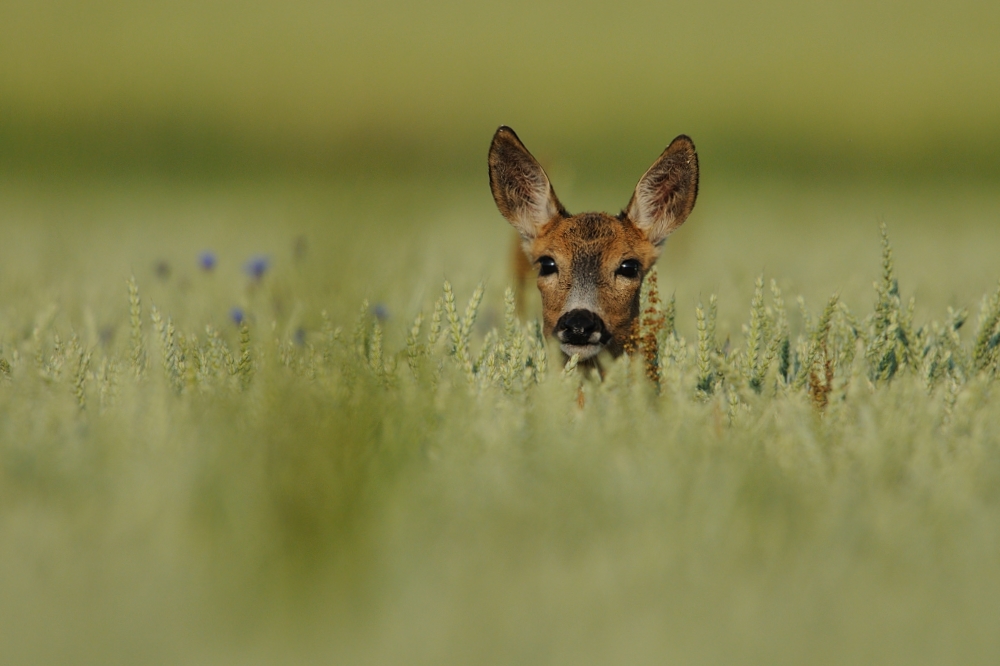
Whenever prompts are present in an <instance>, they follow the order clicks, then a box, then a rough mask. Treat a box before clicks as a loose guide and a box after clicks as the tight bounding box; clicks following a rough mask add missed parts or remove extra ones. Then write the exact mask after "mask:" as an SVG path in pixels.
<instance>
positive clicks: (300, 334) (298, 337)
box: [294, 326, 306, 347]
mask: <svg viewBox="0 0 1000 666" xmlns="http://www.w3.org/2000/svg"><path fill="white" fill-rule="evenodd" d="M294 339H295V344H297V345H298V346H299V347H301V346H303V345H305V343H306V329H305V328H303V327H302V326H299V327H298V328H297V329H295V338H294Z"/></svg>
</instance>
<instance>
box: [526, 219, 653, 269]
mask: <svg viewBox="0 0 1000 666" xmlns="http://www.w3.org/2000/svg"><path fill="white" fill-rule="evenodd" d="M647 245H648V246H649V248H648V250H652V249H653V248H652V245H651V244H650V243H649V242H648V241H647V240H646V239H645V236H643V234H642V232H641V231H639V230H638V229H637V228H636V227H635V225H633V224H632V223H631V222H629V221H628V220H620V219H618V218H617V217H612V216H610V215H606V214H604V213H582V214H580V215H574V216H572V217H566V218H560V219H556V220H553V221H552V222H551V223H549V225H548V227H547V228H546V229H545V230H544V231H543V233H542V234H540V235H539V236H538V238H536V239H535V243H534V250H535V256H542V255H544V254H547V253H557V254H562V255H566V256H571V257H573V259H574V261H575V260H577V259H579V260H581V261H585V262H587V263H591V262H594V261H599V260H600V257H605V256H611V255H614V256H615V257H617V256H618V255H623V254H628V253H630V252H631V253H638V254H640V255H644V254H646V253H647V248H646V247H645V246H647Z"/></svg>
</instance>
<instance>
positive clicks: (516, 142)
mask: <svg viewBox="0 0 1000 666" xmlns="http://www.w3.org/2000/svg"><path fill="white" fill-rule="evenodd" d="M489 166H490V189H491V190H492V191H493V200H494V201H496V204H497V208H498V209H499V210H500V213H501V214H502V215H503V216H504V217H505V218H507V221H508V222H510V223H511V225H513V227H514V228H515V229H517V231H518V233H519V234H520V235H521V238H523V239H525V240H529V239H532V238H534V237H535V236H537V235H538V232H539V231H540V230H541V228H542V227H543V226H545V225H546V224H547V223H548V222H549V221H551V220H552V219H553V218H555V217H558V216H565V215H566V209H565V208H563V206H562V204H561V203H559V199H558V198H557V197H556V193H555V190H553V189H552V184H551V183H550V182H549V177H548V176H547V175H546V174H545V170H544V169H542V165H541V164H539V163H538V160H536V159H535V158H534V157H533V156H532V155H531V153H530V152H528V149H527V148H525V147H524V144H523V143H521V140H520V139H519V138H518V137H517V134H515V133H514V130H512V129H511V128H509V127H506V126H501V127H500V128H499V129H497V131H496V133H495V134H494V135H493V142H492V143H491V144H490V154H489Z"/></svg>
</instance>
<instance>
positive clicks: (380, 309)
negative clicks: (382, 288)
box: [372, 303, 389, 321]
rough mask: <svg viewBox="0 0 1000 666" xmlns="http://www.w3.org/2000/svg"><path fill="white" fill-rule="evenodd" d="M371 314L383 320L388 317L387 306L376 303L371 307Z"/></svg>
mask: <svg viewBox="0 0 1000 666" xmlns="http://www.w3.org/2000/svg"><path fill="white" fill-rule="evenodd" d="M372 314H374V315H375V318H376V319H378V320H379V321H385V320H386V319H388V318H389V308H387V307H385V305H383V304H382V303H376V304H375V307H373V308H372Z"/></svg>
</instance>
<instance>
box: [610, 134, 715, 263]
mask: <svg viewBox="0 0 1000 666" xmlns="http://www.w3.org/2000/svg"><path fill="white" fill-rule="evenodd" d="M697 197H698V153H696V152H695V149H694V142H692V141H691V139H690V138H688V137H686V136H684V135H683V134H682V135H681V136H679V137H677V138H676V139H674V140H673V141H671V142H670V145H669V146H667V149H666V150H664V151H663V154H662V155H660V157H659V159H657V160H656V162H654V163H653V166H651V167H649V170H648V171H646V173H644V174H643V176H642V178H640V179H639V184H638V185H636V186H635V193H634V194H633V195H632V200H631V201H630V202H629V204H628V208H626V209H625V213H626V215H628V217H629V219H630V220H632V222H633V223H634V224H635V225H636V226H637V227H639V229H641V230H642V231H643V232H644V233H645V234H646V238H647V239H649V242H650V243H652V244H653V245H657V246H659V245H661V244H662V243H663V241H665V240H666V239H667V236H669V235H670V234H671V233H672V232H673V231H674V230H675V229H676V228H677V227H679V226H681V225H682V224H684V220H686V219H687V216H688V215H690V213H691V209H692V208H694V200H695V199H696V198H697Z"/></svg>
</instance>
